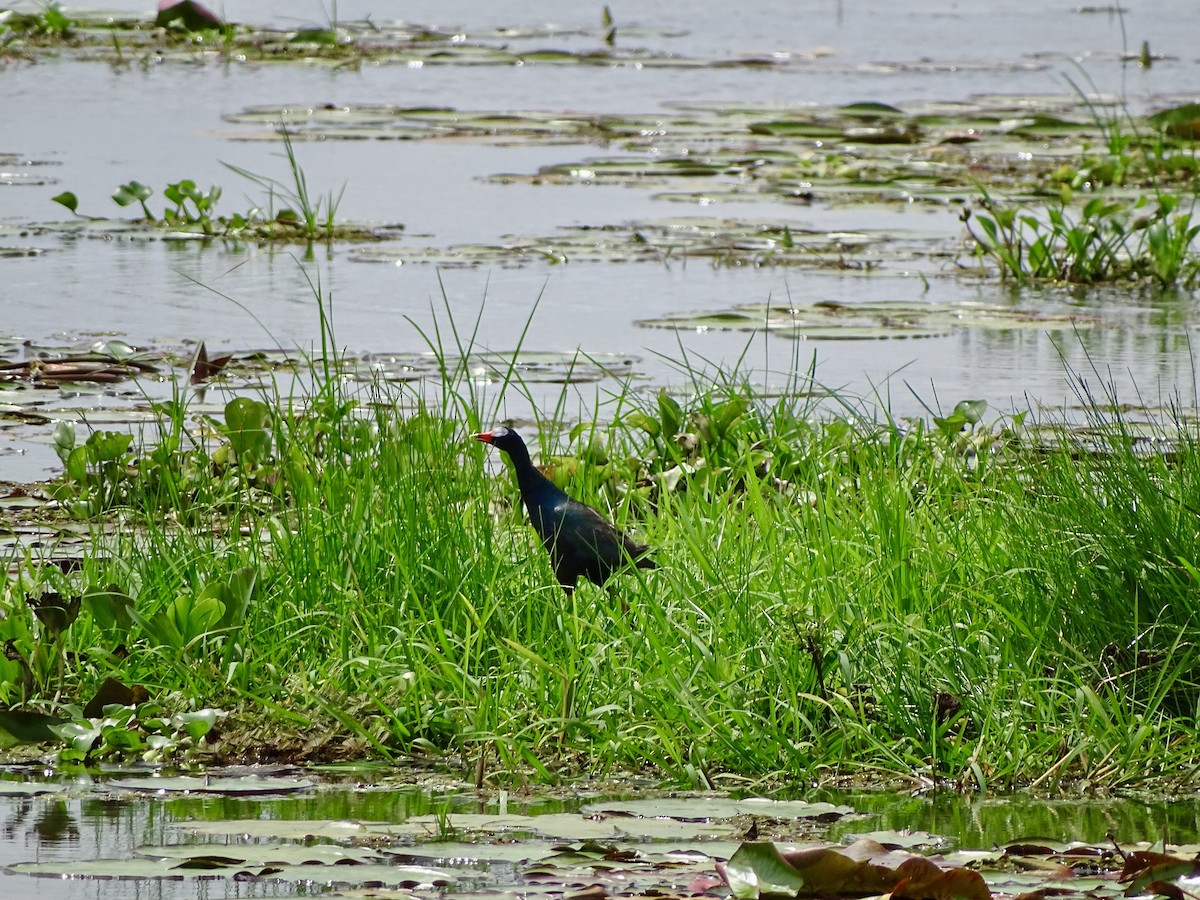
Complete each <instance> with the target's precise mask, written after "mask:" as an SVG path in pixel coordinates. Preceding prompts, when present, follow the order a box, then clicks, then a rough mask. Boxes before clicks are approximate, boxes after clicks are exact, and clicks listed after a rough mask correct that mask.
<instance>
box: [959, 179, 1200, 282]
mask: <svg viewBox="0 0 1200 900" xmlns="http://www.w3.org/2000/svg"><path fill="white" fill-rule="evenodd" d="M980 193H981V194H982V197H983V200H982V205H983V209H984V211H983V212H979V213H977V214H975V215H974V216H973V217H970V216H968V218H967V223H968V228H969V229H970V230H971V234H972V236H973V237H974V238H975V242H976V247H977V248H978V252H979V254H980V255H981V256H986V257H989V258H991V259H992V260H994V261H995V262H996V263H997V264H998V265H999V268H1000V274H1001V276H1002V277H1006V278H1014V279H1017V280H1026V279H1031V280H1046V281H1062V282H1070V283H1075V284H1097V283H1100V282H1112V281H1132V282H1143V281H1148V282H1152V283H1154V284H1156V285H1157V286H1159V287H1164V288H1168V287H1175V286H1177V285H1178V286H1182V287H1190V286H1191V285H1193V284H1194V283H1196V280H1197V276H1198V275H1200V248H1198V247H1197V246H1196V238H1197V236H1200V222H1197V223H1195V224H1194V223H1193V214H1194V212H1195V211H1194V209H1193V208H1188V209H1182V208H1180V198H1179V197H1176V196H1172V195H1166V194H1160V195H1158V196H1157V198H1154V199H1151V198H1147V197H1139V198H1138V199H1137V200H1135V201H1133V202H1132V203H1128V202H1124V201H1122V200H1119V199H1112V198H1106V197H1092V198H1091V199H1089V200H1087V201H1086V202H1084V204H1083V206H1082V208H1080V209H1079V210H1078V211H1077V212H1075V211H1073V210H1072V209H1071V208H1070V207H1069V206H1068V201H1067V200H1066V199H1064V200H1063V201H1062V202H1061V203H1060V204H1059V205H1058V206H1056V207H1050V208H1049V209H1046V210H1044V211H1039V210H1030V209H1029V208H1028V207H1025V206H1021V205H1017V204H1004V203H1000V202H997V201H996V200H994V199H993V198H992V197H991V195H990V194H989V193H988V192H987V190H986V189H984V188H982V187H981V188H980ZM973 222H978V223H979V228H980V230H981V232H982V233H977V232H975V231H974V228H973V226H972V224H971V223H973Z"/></svg>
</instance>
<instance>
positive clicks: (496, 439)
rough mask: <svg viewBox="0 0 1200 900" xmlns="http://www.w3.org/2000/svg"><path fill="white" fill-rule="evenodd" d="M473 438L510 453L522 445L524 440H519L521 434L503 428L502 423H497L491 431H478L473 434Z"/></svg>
mask: <svg viewBox="0 0 1200 900" xmlns="http://www.w3.org/2000/svg"><path fill="white" fill-rule="evenodd" d="M475 439H476V440H479V441H483V442H484V443H485V444H491V445H492V446H493V447H499V448H500V449H501V450H503V451H504V452H505V453H510V452H512V450H514V449H515V448H517V447H524V446H525V442H524V441H523V440H521V436H520V435H519V434H517V433H516V432H515V431H513V430H512V429H511V428H505V427H504V426H503V425H497V426H496V427H495V428H493V429H492V430H491V431H484V432H480V433H479V434H477V435H475Z"/></svg>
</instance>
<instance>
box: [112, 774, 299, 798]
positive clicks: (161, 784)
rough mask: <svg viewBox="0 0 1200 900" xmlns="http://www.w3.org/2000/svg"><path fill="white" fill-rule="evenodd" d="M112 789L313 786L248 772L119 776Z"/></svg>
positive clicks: (219, 790) (265, 790)
mask: <svg viewBox="0 0 1200 900" xmlns="http://www.w3.org/2000/svg"><path fill="white" fill-rule="evenodd" d="M106 784H107V787H108V788H110V789H111V790H117V791H147V792H151V793H156V794H161V793H183V794H195V793H204V794H224V795H227V796H242V795H249V794H294V793H296V792H297V791H307V790H310V789H312V788H313V787H315V782H312V781H309V780H308V779H307V778H269V777H260V776H257V775H247V776H245V777H242V778H208V777H196V776H190V775H180V776H175V777H172V778H166V777H150V778H121V779H116V780H113V781H109V782H107V783H106Z"/></svg>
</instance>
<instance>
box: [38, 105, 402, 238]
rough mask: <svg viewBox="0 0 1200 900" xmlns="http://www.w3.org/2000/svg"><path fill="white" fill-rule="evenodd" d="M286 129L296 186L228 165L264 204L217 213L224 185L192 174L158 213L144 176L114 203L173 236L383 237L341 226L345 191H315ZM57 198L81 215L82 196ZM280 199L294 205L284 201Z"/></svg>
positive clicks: (168, 191) (172, 187) (169, 192)
mask: <svg viewBox="0 0 1200 900" xmlns="http://www.w3.org/2000/svg"><path fill="white" fill-rule="evenodd" d="M282 134H283V142H284V148H285V150H286V152H287V161H288V169H289V172H290V173H291V177H292V183H291V185H287V184H284V183H282V182H279V181H276V180H275V179H273V178H269V177H266V176H262V175H256V174H254V173H253V172H249V171H247V170H245V169H242V168H239V167H237V166H233V165H229V164H228V163H227V164H226V166H227V167H228V168H229V169H230V170H231V171H233V172H235V173H237V174H238V175H240V176H241V177H243V178H245V179H247V180H249V181H252V182H254V183H255V184H257V185H258V186H259V187H261V188H262V189H263V191H264V193H265V199H264V202H263V205H262V206H254V207H251V208H250V209H247V210H245V211H243V212H236V213H233V214H232V215H230V216H223V215H217V213H216V207H217V201H218V200H219V199H220V198H221V194H222V188H221V187H220V185H213V186H212V187H211V188H209V189H208V190H207V191H202V190H200V188H198V187H197V185H196V182H195V181H193V180H192V179H190V178H185V179H182V180H180V181H177V182H174V183H172V184H168V185H167V186H166V188H164V189H163V191H162V195H163V196H164V197H165V198H166V199H167V201H168V203H169V204H171V205H169V206H167V207H165V208H164V209H163V210H162V211H161V212H160V213H158V214H157V215H156V214H155V212H154V211H153V210H152V209H151V207H150V201H151V199H152V198H153V196H154V189H153V188H151V187H148V186H147V185H145V184H142V183H141V182H139V181H130V182H128V183H127V184H123V185H121V186H120V187H118V188H117V190H116V191H115V192H114V193H113V195H112V199H113V202H115V203H116V204H117V205H118V206H121V207H128V206H132V205H133V204H135V203H136V204H138V205H139V206H140V207H141V210H142V215H143V218H142V220H141V223H140V224H143V225H146V226H149V227H151V228H153V229H156V230H164V231H167V232H169V233H170V234H171V235H172V236H180V235H196V236H198V237H205V238H216V237H219V238H226V239H245V240H253V241H264V242H276V241H278V242H304V243H312V242H313V241H318V240H324V241H333V240H347V239H354V240H364V239H366V240H375V239H378V237H379V236H380V234H381V232H380V230H377V229H366V228H356V227H354V226H352V225H339V224H337V223H336V222H335V216H336V214H337V208H338V203H339V200H340V194H339V195H337V196H335V195H334V194H333V192H332V191H330V192H329V193H328V194H327V195H326V196H324V197H314V196H313V195H312V193H311V192H310V191H309V188H308V179H307V177H306V176H305V174H304V170H303V168H301V166H300V163H299V161H298V160H297V158H296V154H295V152H294V150H293V148H292V142H291V138H290V136H289V135H288V132H287V129H286V128H285V129H283V132H282ZM52 199H53V200H54V202H55V203H58V204H61V205H62V206H65V207H66V208H67V209H69V210H70V211H71V212H72V213H74V214H75V215H76V216H79V215H80V213H79V198H78V197H77V196H76V195H75V194H74V193H73V192H71V191H64V192H62V193H60V194H58V195H57V196H55V197H53V198H52ZM279 200H282V201H284V202H285V203H287V204H288V205H286V206H281V205H280V204H279V202H278V201H279ZM83 218H87V217H83ZM93 221H94V220H93ZM402 227H403V226H389V229H390V230H393V231H395V230H398V229H399V228H402Z"/></svg>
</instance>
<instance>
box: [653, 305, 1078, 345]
mask: <svg viewBox="0 0 1200 900" xmlns="http://www.w3.org/2000/svg"><path fill="white" fill-rule="evenodd" d="M636 324H638V325H640V326H642V327H644V328H673V329H677V330H687V331H771V332H774V333H777V334H781V335H783V336H785V337H798V338H811V339H823V340H884V339H889V338H930V337H942V336H945V335H947V334H950V333H951V332H952V331H953V330H955V329H959V328H971V329H989V330H1011V329H1036V330H1049V331H1057V330H1064V329H1072V330H1074V329H1084V328H1091V327H1095V326H1097V325H1099V324H1102V323H1101V322H1100V320H1098V319H1095V318H1092V317H1087V316H1076V315H1071V314H1060V315H1055V314H1047V313H1039V312H1033V311H1030V310H1023V309H1015V308H1012V307H1007V306H998V305H986V304H979V303H960V304H950V305H934V304H922V303H906V302H893V301H880V302H873V303H861V304H853V305H849V304H841V303H817V304H814V305H812V306H808V307H784V306H773V305H768V304H762V303H751V304H745V305H741V306H736V307H733V308H732V309H726V310H713V311H703V312H702V311H697V312H693V313H676V314H673V315H669V316H663V317H662V318H658V319H642V320H640V321H638V322H637V323H636Z"/></svg>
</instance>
